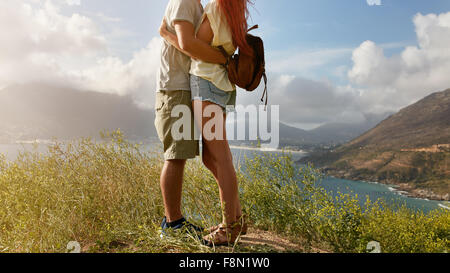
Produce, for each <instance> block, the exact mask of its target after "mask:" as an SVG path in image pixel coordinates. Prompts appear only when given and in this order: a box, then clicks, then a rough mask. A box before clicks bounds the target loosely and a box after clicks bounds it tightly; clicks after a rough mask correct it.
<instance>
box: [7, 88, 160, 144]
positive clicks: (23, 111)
mask: <svg viewBox="0 0 450 273" xmlns="http://www.w3.org/2000/svg"><path fill="white" fill-rule="evenodd" d="M0 102H1V107H0V142H12V141H16V140H33V139H50V138H52V137H57V138H62V139H67V138H76V137H85V136H93V137H95V136H98V134H99V132H100V131H101V130H103V129H106V130H114V129H117V128H120V129H121V130H122V131H123V132H125V134H126V135H127V136H129V137H130V138H134V139H148V138H149V137H152V136H156V133H155V129H154V125H153V120H154V114H153V111H152V110H143V109H140V108H138V107H137V106H136V105H135V104H134V103H133V101H132V99H131V98H130V97H121V96H118V95H112V94H103V93H98V92H82V91H79V90H74V89H69V88H62V87H56V86H49V85H44V84H32V85H31V84H29V85H16V86H11V87H8V88H6V89H3V90H0Z"/></svg>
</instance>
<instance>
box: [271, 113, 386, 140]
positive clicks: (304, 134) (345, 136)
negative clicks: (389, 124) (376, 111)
mask: <svg viewBox="0 0 450 273" xmlns="http://www.w3.org/2000/svg"><path fill="white" fill-rule="evenodd" d="M391 114H393V113H384V114H380V115H366V116H365V117H364V120H363V121H361V122H356V123H326V124H324V125H322V126H320V127H318V128H315V129H312V130H302V129H299V128H295V127H291V126H289V125H286V124H284V123H280V142H281V144H282V145H283V146H286V145H301V146H304V145H309V146H317V145H339V144H343V143H346V142H348V141H350V140H352V139H354V138H356V137H358V136H360V135H362V134H363V133H364V132H366V131H367V130H369V129H371V128H373V127H375V125H377V124H378V123H379V122H380V121H382V120H384V119H385V118H387V117H388V116H389V115H391Z"/></svg>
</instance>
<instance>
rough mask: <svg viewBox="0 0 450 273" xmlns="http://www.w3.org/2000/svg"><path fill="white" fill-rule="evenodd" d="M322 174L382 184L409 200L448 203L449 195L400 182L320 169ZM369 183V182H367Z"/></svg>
mask: <svg viewBox="0 0 450 273" xmlns="http://www.w3.org/2000/svg"><path fill="white" fill-rule="evenodd" d="M322 172H323V173H324V174H325V175H328V176H331V177H335V178H340V179H348V180H352V181H365V182H366V183H378V184H383V185H386V186H387V187H388V189H389V190H391V191H393V192H395V193H398V194H400V195H403V196H406V197H410V198H417V199H422V200H433V201H439V202H445V201H450V194H448V193H447V194H437V193H434V192H432V191H431V190H426V189H418V188H414V187H413V186H412V185H410V184H408V183H400V182H395V181H379V180H375V181H372V180H373V179H372V178H364V179H363V178H361V177H358V178H356V177H352V176H351V175H346V174H342V173H341V172H339V173H335V172H330V171H329V170H328V171H327V170H324V169H323V168H322ZM368 181H370V182H368Z"/></svg>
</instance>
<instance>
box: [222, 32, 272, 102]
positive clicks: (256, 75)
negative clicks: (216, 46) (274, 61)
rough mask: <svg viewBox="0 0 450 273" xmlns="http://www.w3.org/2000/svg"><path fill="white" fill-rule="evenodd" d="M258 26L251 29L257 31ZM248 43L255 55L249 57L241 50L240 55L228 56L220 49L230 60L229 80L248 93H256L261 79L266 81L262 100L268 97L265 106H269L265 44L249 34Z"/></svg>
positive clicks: (227, 66)
mask: <svg viewBox="0 0 450 273" xmlns="http://www.w3.org/2000/svg"><path fill="white" fill-rule="evenodd" d="M257 28H258V25H256V26H254V27H252V28H250V29H249V30H248V32H250V31H251V30H254V29H257ZM247 43H248V44H249V45H250V47H251V48H252V49H253V52H254V54H253V55H248V54H245V53H243V52H242V51H241V50H239V51H238V54H234V55H233V56H228V54H227V53H226V52H225V50H224V49H223V48H220V50H221V51H222V53H223V54H224V55H225V56H226V57H227V58H229V61H228V64H227V65H226V68H227V70H228V78H229V79H230V81H231V83H233V84H235V85H237V86H239V87H240V88H242V89H245V90H247V91H254V90H255V89H256V88H257V87H258V86H259V84H260V83H261V79H264V84H265V88H264V92H263V95H262V98H261V102H264V96H265V97H266V100H265V105H266V106H267V101H268V96H267V76H266V62H265V57H264V43H263V40H262V39H261V38H260V37H257V36H254V35H251V34H248V33H247Z"/></svg>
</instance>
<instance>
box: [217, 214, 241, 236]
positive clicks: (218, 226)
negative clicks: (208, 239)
mask: <svg viewBox="0 0 450 273" xmlns="http://www.w3.org/2000/svg"><path fill="white" fill-rule="evenodd" d="M239 219H240V221H242V222H241V226H242V227H241V230H240V233H241V234H240V235H247V231H248V221H247V216H246V215H244V216H241V217H239ZM238 221H239V220H238ZM220 227H221V225H217V226H212V227H210V228H209V229H208V231H209V233H213V232H214V231H216V230H218V229H219V228H220Z"/></svg>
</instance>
